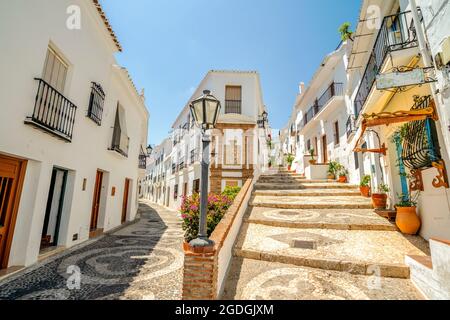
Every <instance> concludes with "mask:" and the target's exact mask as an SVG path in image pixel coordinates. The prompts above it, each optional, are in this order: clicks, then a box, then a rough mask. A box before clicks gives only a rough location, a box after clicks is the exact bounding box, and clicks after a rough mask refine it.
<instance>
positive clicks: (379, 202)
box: [372, 193, 387, 210]
mask: <svg viewBox="0 0 450 320" xmlns="http://www.w3.org/2000/svg"><path fill="white" fill-rule="evenodd" d="M372 205H373V207H374V208H375V209H383V210H384V209H386V206H387V194H384V193H372Z"/></svg>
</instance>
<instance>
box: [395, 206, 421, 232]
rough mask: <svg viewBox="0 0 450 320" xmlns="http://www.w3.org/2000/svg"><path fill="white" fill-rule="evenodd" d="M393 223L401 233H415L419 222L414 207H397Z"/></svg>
mask: <svg viewBox="0 0 450 320" xmlns="http://www.w3.org/2000/svg"><path fill="white" fill-rule="evenodd" d="M395 223H396V224H397V227H398V228H399V229H400V231H401V232H402V233H404V234H411V235H414V234H417V232H418V231H419V229H420V225H421V223H420V218H419V217H418V216H417V213H416V207H397V218H396V219H395Z"/></svg>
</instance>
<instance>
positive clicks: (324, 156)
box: [322, 134, 328, 164]
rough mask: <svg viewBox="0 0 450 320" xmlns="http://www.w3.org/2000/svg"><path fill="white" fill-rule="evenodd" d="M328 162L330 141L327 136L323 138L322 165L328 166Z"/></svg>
mask: <svg viewBox="0 0 450 320" xmlns="http://www.w3.org/2000/svg"><path fill="white" fill-rule="evenodd" d="M327 162H328V141H327V135H326V134H324V135H323V136H322V163H323V164H326V163H327Z"/></svg>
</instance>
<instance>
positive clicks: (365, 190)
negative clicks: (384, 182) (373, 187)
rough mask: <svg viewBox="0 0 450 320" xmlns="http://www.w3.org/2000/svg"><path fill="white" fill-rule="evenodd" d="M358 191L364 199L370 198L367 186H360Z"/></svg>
mask: <svg viewBox="0 0 450 320" xmlns="http://www.w3.org/2000/svg"><path fill="white" fill-rule="evenodd" d="M359 191H360V192H361V195H362V196H363V197H366V198H369V197H370V187H369V186H360V187H359Z"/></svg>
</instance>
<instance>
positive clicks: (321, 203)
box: [250, 195, 372, 209]
mask: <svg viewBox="0 0 450 320" xmlns="http://www.w3.org/2000/svg"><path fill="white" fill-rule="evenodd" d="M250 206H253V207H264V208H281V209H371V208H372V203H371V201H370V199H368V198H364V197H356V196H352V197H350V198H346V197H336V196H313V197H305V196H303V197H298V196H292V197H289V196H259V195H257V196H255V197H254V198H253V199H252V200H251V203H250Z"/></svg>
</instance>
